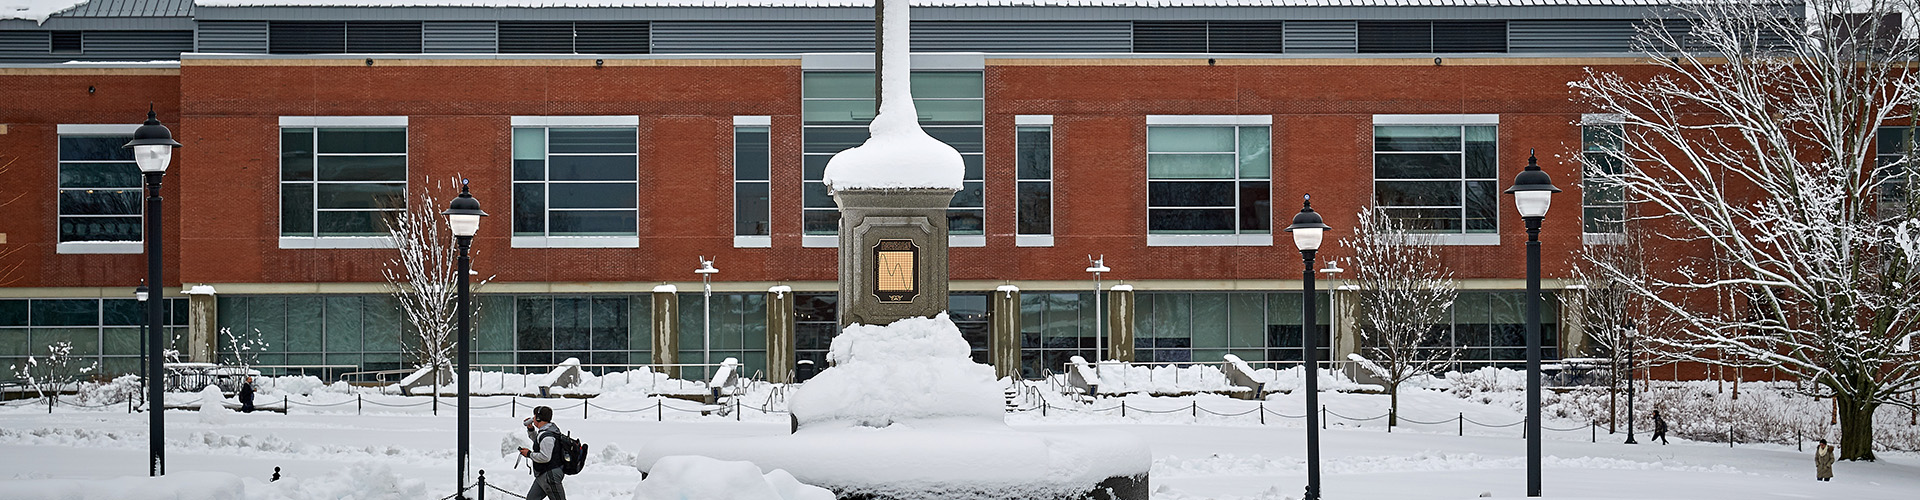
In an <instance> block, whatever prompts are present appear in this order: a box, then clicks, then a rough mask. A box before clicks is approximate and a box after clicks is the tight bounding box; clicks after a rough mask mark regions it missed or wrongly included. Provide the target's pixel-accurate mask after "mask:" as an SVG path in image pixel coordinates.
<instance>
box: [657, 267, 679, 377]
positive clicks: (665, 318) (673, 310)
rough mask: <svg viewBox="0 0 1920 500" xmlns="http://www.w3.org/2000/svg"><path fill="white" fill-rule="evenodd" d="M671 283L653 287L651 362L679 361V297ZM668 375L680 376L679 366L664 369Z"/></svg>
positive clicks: (658, 363)
mask: <svg viewBox="0 0 1920 500" xmlns="http://www.w3.org/2000/svg"><path fill="white" fill-rule="evenodd" d="M678 295H679V289H677V288H675V287H674V286H673V285H660V286H657V287H654V288H653V364H656V365H671V364H675V363H679V362H680V321H679V317H680V298H679V297H678ZM664 371H665V372H666V374H667V376H668V377H671V378H680V367H677V366H669V367H666V369H665V370H664Z"/></svg>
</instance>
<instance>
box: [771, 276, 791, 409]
mask: <svg viewBox="0 0 1920 500" xmlns="http://www.w3.org/2000/svg"><path fill="white" fill-rule="evenodd" d="M793 348H794V337H793V290H792V289H790V288H787V287H786V286H784V285H783V286H776V287H773V288H771V289H769V290H767V381H768V382H773V383H776V384H790V383H793V379H794V373H793V370H794V368H795V367H796V365H794V354H793Z"/></svg>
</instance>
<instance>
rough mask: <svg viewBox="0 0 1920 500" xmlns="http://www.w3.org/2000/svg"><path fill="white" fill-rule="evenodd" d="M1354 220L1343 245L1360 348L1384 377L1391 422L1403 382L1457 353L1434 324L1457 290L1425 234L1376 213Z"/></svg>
mask: <svg viewBox="0 0 1920 500" xmlns="http://www.w3.org/2000/svg"><path fill="white" fill-rule="evenodd" d="M1359 219H1360V225H1359V227H1357V228H1355V230H1354V232H1353V236H1352V237H1351V238H1348V240H1347V243H1346V245H1347V247H1348V248H1351V249H1353V267H1354V268H1355V270H1356V271H1357V274H1356V278H1355V280H1354V282H1355V283H1354V284H1355V285H1358V287H1359V290H1357V291H1356V294H1357V295H1358V297H1359V303H1358V305H1357V306H1356V307H1355V309H1354V311H1355V315H1356V317H1355V320H1356V323H1358V326H1359V330H1360V350H1361V352H1362V353H1364V355H1365V358H1366V360H1367V361H1371V362H1372V363H1370V364H1367V363H1363V365H1366V366H1368V367H1369V369H1370V370H1371V371H1373V372H1374V376H1377V377H1379V378H1380V379H1381V380H1383V381H1384V382H1385V385H1386V387H1387V394H1389V395H1390V396H1391V397H1390V400H1391V405H1392V408H1393V409H1394V411H1393V412H1391V413H1390V417H1389V420H1388V425H1396V424H1398V422H1396V421H1397V420H1398V414H1399V411H1398V410H1399V407H1400V385H1401V383H1403V382H1406V381H1407V380H1408V379H1411V378H1413V377H1417V376H1421V375H1426V374H1429V373H1432V372H1433V371H1435V370H1438V369H1440V368H1441V367H1443V366H1445V365H1446V364H1447V363H1449V362H1451V361H1452V360H1453V358H1454V357H1455V356H1454V351H1455V349H1454V348H1453V347H1452V345H1453V344H1452V342H1450V341H1449V340H1448V339H1446V338H1444V337H1443V336H1442V335H1441V333H1442V332H1444V330H1440V329H1437V328H1435V325H1439V324H1442V323H1445V322H1446V321H1447V311H1448V309H1449V308H1451V307H1453V300H1454V298H1455V297H1457V296H1458V295H1459V291H1458V290H1457V286H1456V285H1455V283H1454V281H1453V273H1452V272H1451V271H1447V270H1446V269H1445V268H1444V267H1442V266H1441V265H1440V254H1439V251H1438V250H1437V249H1436V248H1435V247H1433V246H1431V245H1426V244H1423V243H1422V242H1421V236H1422V235H1419V234H1414V233H1410V232H1409V231H1407V229H1406V227H1405V226H1404V225H1403V224H1401V223H1400V222H1399V221H1397V220H1395V219H1393V218H1391V217H1389V216H1387V214H1386V213H1384V212H1381V211H1379V210H1366V211H1362V212H1361V213H1360V216H1359Z"/></svg>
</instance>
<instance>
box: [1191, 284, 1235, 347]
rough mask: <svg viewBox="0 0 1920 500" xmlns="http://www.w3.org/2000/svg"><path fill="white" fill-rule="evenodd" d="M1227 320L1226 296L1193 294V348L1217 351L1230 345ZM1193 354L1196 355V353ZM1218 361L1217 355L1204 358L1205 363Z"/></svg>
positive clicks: (1221, 294)
mask: <svg viewBox="0 0 1920 500" xmlns="http://www.w3.org/2000/svg"><path fill="white" fill-rule="evenodd" d="M1229 318H1230V316H1229V314H1228V308H1227V294H1224V293H1196V294H1193V348H1194V349H1219V348H1225V347H1228V346H1229V345H1230V344H1229V343H1228V342H1227V328H1228V323H1229V321H1228V320H1229ZM1222 352H1225V351H1222ZM1195 354H1196V355H1198V354H1199V353H1198V351H1196V352H1195ZM1195 359H1201V358H1195ZM1219 359H1220V357H1219V356H1218V355H1215V356H1213V357H1211V358H1205V360H1207V361H1216V360H1219Z"/></svg>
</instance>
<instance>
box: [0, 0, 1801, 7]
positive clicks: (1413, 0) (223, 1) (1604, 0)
mask: <svg viewBox="0 0 1920 500" xmlns="http://www.w3.org/2000/svg"><path fill="white" fill-rule="evenodd" d="M16 1H25V2H37V1H53V2H63V1H64V2H67V3H79V2H78V1H70V0H0V2H16ZM1702 1H1724V0H909V2H910V4H911V5H913V6H916V7H1352V6H1386V7H1408V6H1440V7H1484V6H1562V5H1621V6H1632V5H1671V4H1679V3H1693V2H1702ZM1783 3H1785V2H1783ZM194 5H197V6H201V7H531V8H541V7H871V6H873V0H195V2H194Z"/></svg>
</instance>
